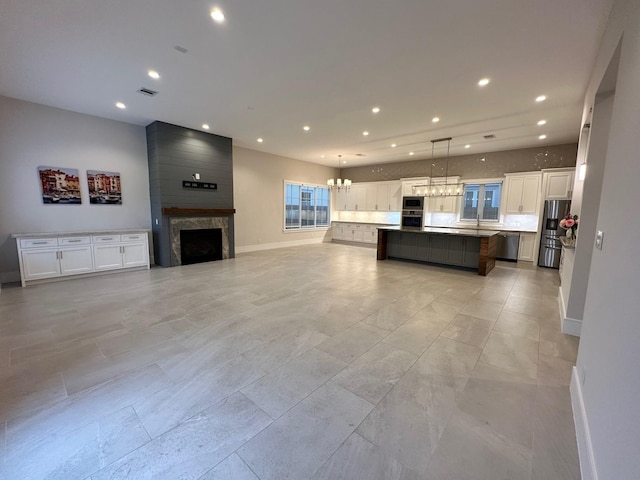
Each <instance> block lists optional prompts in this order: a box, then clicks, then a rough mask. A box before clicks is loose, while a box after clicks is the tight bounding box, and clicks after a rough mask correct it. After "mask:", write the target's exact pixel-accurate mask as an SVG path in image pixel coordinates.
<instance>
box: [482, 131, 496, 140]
mask: <svg viewBox="0 0 640 480" xmlns="http://www.w3.org/2000/svg"><path fill="white" fill-rule="evenodd" d="M483 136H484V139H485V140H491V139H492V138H496V136H495V135H494V134H493V133H490V134H489V135H483Z"/></svg>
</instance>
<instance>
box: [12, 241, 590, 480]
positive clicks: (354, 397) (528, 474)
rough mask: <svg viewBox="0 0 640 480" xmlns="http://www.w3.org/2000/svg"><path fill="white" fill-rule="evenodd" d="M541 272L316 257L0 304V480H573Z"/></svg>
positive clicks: (258, 260) (317, 251)
mask: <svg viewBox="0 0 640 480" xmlns="http://www.w3.org/2000/svg"><path fill="white" fill-rule="evenodd" d="M557 293H558V272H557V271H555V270H547V269H537V268H533V267H532V268H529V269H525V268H517V267H516V266H515V265H514V264H500V265H499V266H498V267H496V269H495V270H493V272H491V273H490V275H489V276H488V277H480V276H478V275H476V274H475V273H472V272H466V271H459V270H452V269H445V268H439V267H432V266H425V265H416V264H411V263H402V262H397V261H384V262H377V261H376V260H375V250H373V249H370V248H364V247H357V246H351V245H340V244H322V245H313V246H306V247H297V248H291V249H281V250H271V251H266V252H256V253H251V254H243V255H239V256H238V258H236V259H234V260H228V261H223V262H214V263H208V264H200V265H191V266H187V267H177V268H170V269H161V268H154V269H152V270H150V271H143V272H131V273H123V274H118V275H113V276H105V277H95V278H89V279H82V280H73V281H68V282H59V283H51V284H46V285H39V286H32V287H29V288H26V289H21V288H19V287H13V286H8V287H7V286H5V287H4V288H3V289H2V293H1V294H0V381H1V387H2V388H1V389H0V422H1V423H0V458H1V460H2V461H1V463H0V478H2V479H11V480H13V479H16V480H17V479H20V480H27V479H29V480H40V479H61V480H74V479H78V480H83V479H91V480H106V479H109V480H116V479H118V480H119V479H134V480H137V479H162V480H172V479H182V480H186V479H193V480H197V479H200V480H272V479H277V480H284V479H294V480H305V479H312V480H329V479H333V480H357V479H364V480H408V479H416V480H418V479H420V480H465V479H469V480H471V479H473V480H505V479H508V480H520V479H527V480H529V479H530V480H543V479H545V480H564V479H567V480H570V479H579V478H580V474H579V467H578V455H577V450H576V442H575V433H574V427H573V420H572V414H571V406H570V399H569V392H568V383H569V378H570V373H571V367H572V365H573V363H574V361H575V358H576V353H577V346H578V342H577V339H576V338H574V337H569V336H565V335H563V334H561V333H560V331H559V315H558V304H557Z"/></svg>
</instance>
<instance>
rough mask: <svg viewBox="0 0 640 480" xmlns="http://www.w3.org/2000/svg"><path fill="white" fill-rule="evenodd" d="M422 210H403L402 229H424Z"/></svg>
mask: <svg viewBox="0 0 640 480" xmlns="http://www.w3.org/2000/svg"><path fill="white" fill-rule="evenodd" d="M423 219H424V216H423V211H422V210H403V211H402V219H401V220H402V225H401V226H402V228H422V224H423Z"/></svg>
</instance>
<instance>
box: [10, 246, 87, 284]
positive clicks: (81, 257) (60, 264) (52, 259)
mask: <svg viewBox="0 0 640 480" xmlns="http://www.w3.org/2000/svg"><path fill="white" fill-rule="evenodd" d="M21 258H22V267H23V268H22V269H23V276H24V279H25V280H38V279H42V278H51V277H59V276H61V275H78V274H80V273H87V272H90V271H92V270H93V264H92V261H91V247H89V246H80V247H69V248H57V249H55V250H51V249H38V248H33V249H30V250H24V251H22V252H21Z"/></svg>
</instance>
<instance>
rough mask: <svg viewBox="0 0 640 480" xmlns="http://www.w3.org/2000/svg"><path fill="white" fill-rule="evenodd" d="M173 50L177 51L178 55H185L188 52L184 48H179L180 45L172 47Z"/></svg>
mask: <svg viewBox="0 0 640 480" xmlns="http://www.w3.org/2000/svg"><path fill="white" fill-rule="evenodd" d="M173 48H174V49H176V50H177V51H179V52H180V53H187V52H188V51H189V50H187V49H186V48H184V47H181V46H180V45H176V46H175V47H173Z"/></svg>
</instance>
